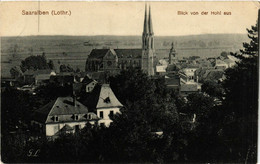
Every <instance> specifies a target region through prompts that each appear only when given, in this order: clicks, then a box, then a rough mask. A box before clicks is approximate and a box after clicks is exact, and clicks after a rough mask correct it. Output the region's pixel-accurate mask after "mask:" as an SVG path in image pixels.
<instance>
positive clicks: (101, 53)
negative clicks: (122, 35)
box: [88, 49, 109, 59]
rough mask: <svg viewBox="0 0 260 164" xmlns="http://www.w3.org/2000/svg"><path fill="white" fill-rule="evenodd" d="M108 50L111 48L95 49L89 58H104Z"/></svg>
mask: <svg viewBox="0 0 260 164" xmlns="http://www.w3.org/2000/svg"><path fill="white" fill-rule="evenodd" d="M108 50H109V49H93V50H92V51H91V52H90V54H89V56H88V59H91V58H94V59H102V58H103V57H104V56H105V55H106V53H107V51H108Z"/></svg>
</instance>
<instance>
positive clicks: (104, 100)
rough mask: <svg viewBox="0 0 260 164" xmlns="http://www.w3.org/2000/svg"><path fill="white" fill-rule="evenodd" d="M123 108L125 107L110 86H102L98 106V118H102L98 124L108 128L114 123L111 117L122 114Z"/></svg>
mask: <svg viewBox="0 0 260 164" xmlns="http://www.w3.org/2000/svg"><path fill="white" fill-rule="evenodd" d="M122 107H123V105H122V104H121V103H120V102H119V100H118V99H117V98H116V96H115V94H114V92H113V91H112V89H111V88H110V86H109V84H103V85H102V86H101V90H100V94H99V99H98V102H97V106H96V110H97V116H98V118H100V120H99V121H98V124H99V125H105V126H107V127H108V126H109V125H110V123H111V122H112V120H111V119H110V116H113V115H114V114H116V113H120V108H122Z"/></svg>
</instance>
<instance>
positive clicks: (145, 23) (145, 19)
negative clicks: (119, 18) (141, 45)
mask: <svg viewBox="0 0 260 164" xmlns="http://www.w3.org/2000/svg"><path fill="white" fill-rule="evenodd" d="M148 30H149V29H148V22H147V6H146V4H145V13H144V31H143V34H147V33H149V31H148Z"/></svg>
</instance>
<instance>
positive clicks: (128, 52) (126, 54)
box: [88, 49, 142, 59]
mask: <svg viewBox="0 0 260 164" xmlns="http://www.w3.org/2000/svg"><path fill="white" fill-rule="evenodd" d="M109 50H110V51H111V52H112V53H113V54H114V53H115V54H116V55H117V57H118V58H141V57H142V49H93V50H92V51H91V53H90V55H89V56H88V59H102V58H103V57H104V56H105V55H106V53H107V52H108V51H109Z"/></svg>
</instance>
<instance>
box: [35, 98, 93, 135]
mask: <svg viewBox="0 0 260 164" xmlns="http://www.w3.org/2000/svg"><path fill="white" fill-rule="evenodd" d="M97 121H98V117H97V115H96V114H94V113H92V112H89V111H88V108H87V107H86V106H84V105H83V104H81V103H80V102H78V101H77V100H76V98H73V97H58V98H57V99H56V100H53V101H51V102H49V103H48V104H46V105H45V106H43V107H42V108H40V109H38V110H36V111H35V113H34V115H33V120H32V121H31V123H32V126H33V127H34V128H37V129H38V130H39V132H41V133H43V134H45V135H46V136H47V137H50V138H56V137H58V135H59V134H61V133H74V132H77V131H79V130H80V129H82V128H83V127H84V126H85V125H86V123H90V124H95V122H97Z"/></svg>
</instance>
